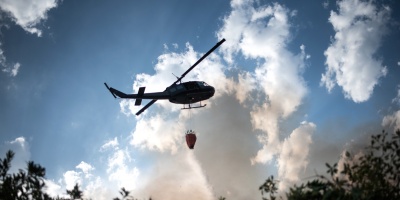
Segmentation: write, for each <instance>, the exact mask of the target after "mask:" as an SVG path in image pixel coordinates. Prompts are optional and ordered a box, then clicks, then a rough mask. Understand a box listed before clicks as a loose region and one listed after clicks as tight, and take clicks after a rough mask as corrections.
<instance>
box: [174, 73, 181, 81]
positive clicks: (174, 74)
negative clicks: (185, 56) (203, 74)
mask: <svg viewBox="0 0 400 200" xmlns="http://www.w3.org/2000/svg"><path fill="white" fill-rule="evenodd" d="M172 75H174V76H175V78H176V79H178V80H179V77H178V76H177V75H175V74H174V73H172ZM179 83H182V81H181V80H179Z"/></svg>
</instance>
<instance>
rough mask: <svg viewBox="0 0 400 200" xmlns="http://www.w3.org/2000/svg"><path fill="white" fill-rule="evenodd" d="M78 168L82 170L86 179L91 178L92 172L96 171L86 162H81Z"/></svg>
mask: <svg viewBox="0 0 400 200" xmlns="http://www.w3.org/2000/svg"><path fill="white" fill-rule="evenodd" d="M76 168H77V169H80V170H82V172H83V173H84V174H85V177H86V178H89V177H90V176H92V174H91V173H90V172H91V171H93V170H94V167H93V166H92V165H90V164H88V163H86V162H84V161H81V163H79V165H77V166H76Z"/></svg>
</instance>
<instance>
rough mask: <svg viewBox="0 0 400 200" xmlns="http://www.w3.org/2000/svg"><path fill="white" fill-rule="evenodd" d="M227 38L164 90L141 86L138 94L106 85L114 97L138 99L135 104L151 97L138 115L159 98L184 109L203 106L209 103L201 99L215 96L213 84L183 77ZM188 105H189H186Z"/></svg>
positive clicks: (137, 104) (222, 41)
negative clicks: (184, 80)
mask: <svg viewBox="0 0 400 200" xmlns="http://www.w3.org/2000/svg"><path fill="white" fill-rule="evenodd" d="M224 42H225V39H222V40H221V41H219V42H218V43H217V44H216V45H215V46H214V47H212V48H211V49H210V50H209V51H208V52H207V53H205V54H204V55H203V56H202V57H201V58H200V59H199V60H198V61H197V62H196V63H194V64H193V65H192V66H191V67H190V68H189V69H188V70H186V71H185V73H183V74H182V75H181V76H180V77H179V78H178V77H177V79H178V80H176V81H175V82H174V83H172V84H171V85H170V86H169V87H167V88H166V89H165V90H164V91H163V92H154V93H144V91H145V89H146V87H140V88H139V90H138V93H137V94H125V93H123V92H121V91H119V90H117V89H114V88H112V87H109V86H108V85H107V83H104V85H105V86H106V87H107V89H108V90H109V91H110V93H111V94H112V95H113V96H114V98H117V97H119V98H122V99H136V100H135V106H140V105H141V104H142V99H151V101H150V102H149V103H147V104H146V105H145V106H144V107H143V108H142V109H140V110H139V111H138V112H137V113H136V115H140V114H141V113H142V112H143V111H145V110H146V109H147V108H149V107H150V106H151V105H153V104H154V103H155V102H156V101H157V100H167V99H168V100H169V101H170V102H171V103H175V104H183V108H182V109H192V108H203V107H205V106H206V105H207V104H204V105H202V104H201V101H203V100H207V99H209V98H211V97H212V96H214V93H215V89H214V87H213V86H211V85H208V84H207V83H206V82H204V81H188V82H183V83H182V79H183V78H184V77H185V76H186V75H187V74H188V73H189V72H190V71H191V70H192V69H193V68H195V67H196V66H197V65H198V64H199V63H200V62H201V61H202V60H204V59H205V58H206V57H207V56H208V55H210V54H211V53H212V52H213V51H214V50H215V49H217V48H218V47H219V46H220V45H221V44H222V43H224ZM197 102H200V105H198V106H191V104H194V103H197ZM185 105H188V107H185Z"/></svg>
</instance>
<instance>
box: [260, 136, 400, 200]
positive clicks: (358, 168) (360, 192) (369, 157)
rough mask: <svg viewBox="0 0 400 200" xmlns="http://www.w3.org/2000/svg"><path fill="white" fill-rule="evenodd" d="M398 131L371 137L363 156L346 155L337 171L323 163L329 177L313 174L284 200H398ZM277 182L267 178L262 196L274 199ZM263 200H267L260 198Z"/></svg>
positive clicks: (399, 141)
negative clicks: (312, 178)
mask: <svg viewBox="0 0 400 200" xmlns="http://www.w3.org/2000/svg"><path fill="white" fill-rule="evenodd" d="M399 147H400V130H398V131H396V133H395V134H391V135H389V134H388V133H387V132H385V131H383V132H382V133H381V134H378V135H373V136H371V142H370V144H369V145H368V146H367V147H366V149H365V151H364V153H363V154H362V155H361V156H359V155H356V156H354V155H351V154H350V152H345V155H344V159H343V161H344V162H343V165H342V168H343V169H341V170H340V172H339V169H338V163H335V164H334V165H329V164H328V163H327V164H326V166H327V168H328V170H327V173H328V175H329V178H327V177H326V176H322V175H316V177H315V179H314V180H311V181H308V182H307V183H305V184H304V183H303V184H301V185H300V186H296V185H295V186H293V187H291V188H290V190H289V192H288V193H286V197H287V199H400V171H399V170H400V148H399ZM275 185H276V181H275V180H274V178H273V176H271V177H269V178H268V179H267V180H266V181H265V183H264V184H263V185H261V186H260V188H259V189H260V190H261V194H262V195H263V196H264V194H269V199H276V196H275V195H276V193H277V188H276V186H275ZM263 199H268V198H265V197H263Z"/></svg>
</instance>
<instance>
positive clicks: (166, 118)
mask: <svg viewBox="0 0 400 200" xmlns="http://www.w3.org/2000/svg"><path fill="white" fill-rule="evenodd" d="M231 6H232V11H231V12H230V13H229V14H228V15H227V16H226V17H224V19H223V25H222V27H221V29H220V30H219V31H218V32H217V36H218V38H219V39H222V38H225V39H226V42H225V43H224V44H223V45H221V47H220V48H219V49H218V51H219V52H220V53H222V58H223V59H224V60H225V61H227V62H228V64H229V65H230V66H236V59H235V58H236V56H238V55H240V54H241V55H244V56H245V58H246V59H248V60H252V61H254V66H245V68H244V69H241V70H239V73H238V74H237V73H236V74H235V73H234V74H233V75H231V76H228V75H226V74H228V73H226V72H227V71H228V70H229V69H231V67H226V66H225V65H224V62H223V60H222V58H221V57H220V56H219V54H217V53H215V54H211V55H210V57H209V58H208V59H206V60H204V61H203V63H202V64H200V65H199V66H198V67H197V68H195V69H194V70H193V71H192V72H191V73H189V74H188V76H187V77H186V78H185V80H204V81H206V82H207V83H209V84H210V85H213V86H214V87H215V88H216V94H215V96H214V97H213V98H211V99H210V100H208V101H207V104H208V106H207V107H206V108H203V109H198V110H190V111H187V112H185V111H180V107H181V106H180V105H174V104H171V103H170V102H168V101H158V103H156V105H155V106H153V107H151V108H150V110H148V111H146V112H144V113H143V114H142V115H140V116H139V117H136V119H137V123H136V127H135V129H134V130H133V131H132V135H131V136H132V140H131V144H132V145H133V146H134V147H137V148H140V149H143V150H150V152H153V153H157V152H159V153H158V154H157V160H162V164H163V166H162V167H157V169H156V170H154V171H151V172H148V173H146V174H145V175H144V176H146V177H148V178H145V179H146V180H147V182H146V184H145V185H146V189H145V191H149V192H150V193H148V195H153V196H154V197H156V196H157V195H161V194H160V193H161V192H162V194H164V195H163V196H162V198H163V199H175V198H177V197H176V196H180V195H171V197H166V196H165V194H166V193H168V194H176V190H177V185H179V186H180V185H181V184H175V183H179V182H182V181H183V182H185V181H184V180H182V178H181V175H182V174H192V175H191V176H190V177H187V178H186V179H189V180H191V181H190V182H191V183H192V184H191V185H196V187H183V186H182V187H179V193H184V194H186V193H187V194H192V196H193V195H194V196H196V195H195V194H198V195H200V196H201V197H199V198H200V199H214V198H216V196H218V195H223V196H227V197H228V198H232V199H235V198H237V199H254V198H260V194H259V192H258V191H257V187H258V186H259V185H258V184H259V183H261V182H262V181H263V180H262V179H261V178H260V177H263V176H260V174H263V173H265V172H261V171H259V170H258V166H257V165H256V164H257V163H267V162H269V161H271V160H272V159H273V158H274V157H275V158H277V159H278V158H281V159H280V170H281V171H282V172H281V174H280V176H282V178H284V179H285V180H287V182H288V183H289V182H290V183H291V182H292V179H290V178H289V176H298V173H301V172H302V170H304V168H305V167H306V165H307V156H308V145H310V144H311V134H312V133H313V132H314V130H315V125H314V124H312V123H310V122H307V123H304V124H301V126H300V127H299V128H297V129H295V130H294V131H293V133H292V134H291V136H290V137H289V138H288V139H286V140H281V139H280V134H281V133H280V126H281V122H282V121H283V120H285V119H286V118H288V117H289V116H291V115H293V113H295V112H296V110H297V108H298V107H299V106H300V105H301V103H302V100H303V98H304V97H305V95H306V94H307V92H308V89H307V86H306V83H305V81H304V80H303V78H302V73H303V71H304V70H305V68H306V65H305V60H306V59H308V58H310V56H309V55H307V54H306V52H305V46H304V45H301V46H300V47H299V49H298V52H297V53H292V52H291V51H289V50H288V47H287V46H288V43H289V42H290V38H291V35H290V28H291V25H290V20H289V18H290V17H293V16H295V13H296V12H295V11H290V10H289V9H287V8H286V7H284V6H282V5H280V4H278V3H275V4H271V5H266V6H259V4H257V3H255V2H252V1H232V2H231ZM258 6H259V7H258ZM200 56H201V53H197V52H195V51H194V49H193V47H192V46H191V45H190V44H186V51H185V52H183V53H171V52H167V53H165V54H163V55H161V56H160V57H159V58H158V62H157V63H156V65H155V74H153V75H149V74H139V75H137V76H136V80H135V81H134V84H133V90H134V92H137V88H139V87H141V86H148V88H147V89H146V91H149V92H154V91H163V90H164V89H165V87H167V86H169V85H170V84H171V83H172V82H174V80H175V79H174V77H172V76H171V73H175V74H177V75H179V74H181V73H183V72H184V71H185V70H186V69H187V68H188V67H189V66H190V65H191V64H193V63H194V62H196V61H197V59H198V58H199V57H200ZM234 68H235V69H239V68H237V67H234ZM235 80H237V81H235ZM120 106H121V111H122V112H123V113H125V114H127V115H128V116H133V115H134V113H136V112H137V111H138V109H139V108H137V107H135V106H134V103H133V101H127V100H123V101H121V104H120ZM178 111H180V112H178ZM194 124H197V126H195V125H194ZM186 129H194V130H195V131H196V132H197V135H198V142H199V145H198V146H196V147H195V153H194V154H193V155H190V157H188V156H187V155H183V153H182V151H185V149H187V147H186V145H185V143H184V142H185V141H184V132H185V130H186ZM257 135H258V137H257ZM301 136H304V137H305V138H308V139H305V140H300V139H299V137H301ZM260 144H261V150H260V149H259V148H260ZM202 145H203V146H204V147H203V148H202ZM298 146H302V147H303V151H300V152H298V153H299V154H301V155H299V154H296V153H294V152H293V151H294V150H296V149H297V147H298ZM257 150H258V153H257ZM282 151H283V152H286V153H287V154H282V156H280V155H281V152H282ZM178 156H179V157H178ZM191 156H194V157H193V158H192V157H191ZM216 156H218V158H217V157H216ZM167 157H168V159H166V158H167ZM180 157H184V158H180ZM293 160H295V161H298V162H299V163H302V164H301V165H296V166H293V165H291V164H290V163H291V161H293ZM160 162H161V161H160ZM252 164H253V165H252ZM164 165H165V166H164ZM186 165H190V166H198V167H199V169H201V170H198V171H197V173H193V172H192V171H191V170H193V168H190V167H182V166H186ZM160 166H161V164H160ZM217 166H219V167H223V166H232V170H230V169H225V170H223V172H222V171H221V169H220V168H218V167H217ZM238 171H240V172H241V173H243V174H245V176H240V175H238ZM185 177H186V176H185ZM280 178H281V177H280ZM178 180H180V181H178ZM227 180H229V181H228V182H227ZM255 180H256V181H255ZM257 181H259V182H257ZM172 183H173V184H172ZM194 183H196V184H194ZM243 183H246V185H248V187H245V188H243ZM155 184H157V185H163V186H164V188H166V189H164V190H163V191H158V190H155V189H153V190H150V189H149V188H147V187H150V188H151V186H152V185H155ZM171 184H172V185H171ZM182 184H183V183H182ZM282 187H283V186H282ZM167 188H169V189H167ZM199 188H203V189H202V190H199ZM166 190H168V192H166ZM139 191H140V189H139ZM183 196H184V195H183ZM160 197H161V196H160ZM185 198H187V197H182V199H185Z"/></svg>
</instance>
